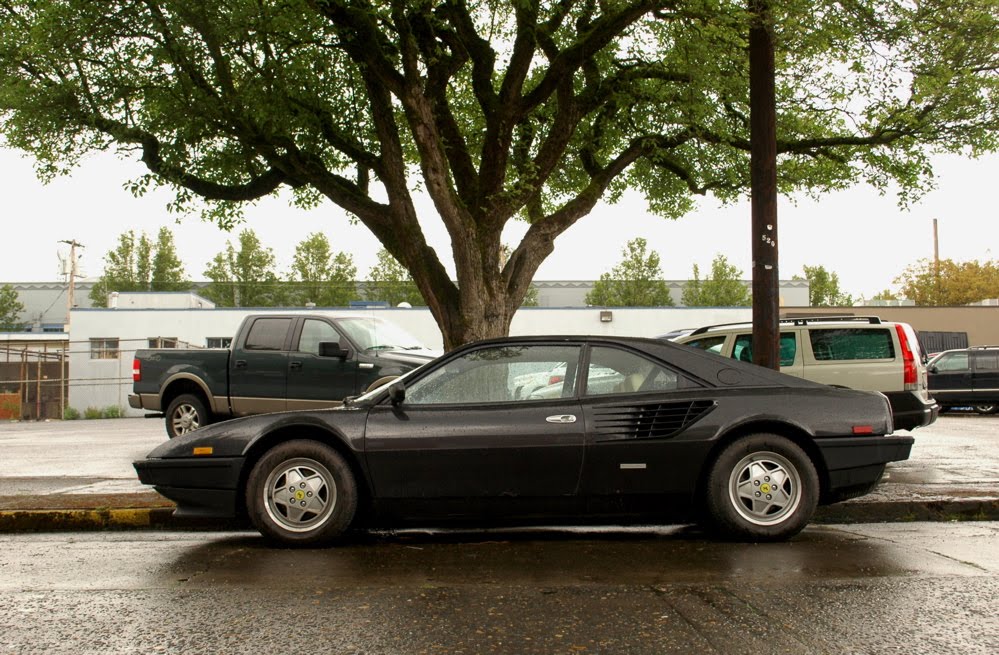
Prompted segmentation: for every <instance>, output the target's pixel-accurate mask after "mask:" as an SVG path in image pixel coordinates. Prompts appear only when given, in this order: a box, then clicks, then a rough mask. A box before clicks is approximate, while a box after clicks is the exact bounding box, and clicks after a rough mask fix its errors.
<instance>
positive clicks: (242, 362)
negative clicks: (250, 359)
mask: <svg viewBox="0 0 999 655" xmlns="http://www.w3.org/2000/svg"><path fill="white" fill-rule="evenodd" d="M236 368H246V360H245V359H237V360H236Z"/></svg>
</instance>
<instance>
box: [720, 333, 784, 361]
mask: <svg viewBox="0 0 999 655" xmlns="http://www.w3.org/2000/svg"><path fill="white" fill-rule="evenodd" d="M797 352H798V342H797V340H796V339H795V338H794V332H781V333H780V365H781V366H793V365H794V357H795V355H796V354H797ZM732 359H738V360H739V361H742V362H752V361H753V335H751V334H740V335H739V336H737V337H736V338H735V344H734V345H733V346H732Z"/></svg>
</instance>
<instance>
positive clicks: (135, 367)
mask: <svg viewBox="0 0 999 655" xmlns="http://www.w3.org/2000/svg"><path fill="white" fill-rule="evenodd" d="M132 382H142V364H141V362H139V360H138V359H133V360H132Z"/></svg>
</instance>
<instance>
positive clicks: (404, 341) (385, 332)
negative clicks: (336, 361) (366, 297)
mask: <svg viewBox="0 0 999 655" xmlns="http://www.w3.org/2000/svg"><path fill="white" fill-rule="evenodd" d="M337 325H339V326H340V328H341V329H343V331H344V332H346V333H347V336H349V337H350V339H351V341H353V342H354V343H355V344H357V347H358V348H360V349H361V350H426V346H424V345H423V344H422V343H420V341H419V340H418V339H417V338H416V337H414V336H413V335H411V334H410V333H408V332H406V331H405V330H403V329H402V328H401V327H399V326H398V325H394V324H392V323H388V322H386V321H383V320H381V319H377V318H364V317H360V318H344V319H341V320H339V321H337Z"/></svg>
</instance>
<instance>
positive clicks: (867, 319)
mask: <svg viewBox="0 0 999 655" xmlns="http://www.w3.org/2000/svg"><path fill="white" fill-rule="evenodd" d="M778 323H779V324H780V325H782V326H790V327H804V326H808V325H820V324H824V323H836V324H839V323H854V324H858V325H893V323H892V322H890V321H882V320H881V317H879V316H795V317H790V318H782V319H780V320H779V321H778ZM744 327H748V328H752V327H753V324H752V322H750V321H739V322H736V323H718V324H716V325H705V326H702V327H699V328H697V329H696V330H693V331H691V333H690V334H688V335H685V336H688V337H692V336H695V335H699V334H704V333H706V332H712V331H720V330H723V329H733V330H734V329H738V328H744Z"/></svg>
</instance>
